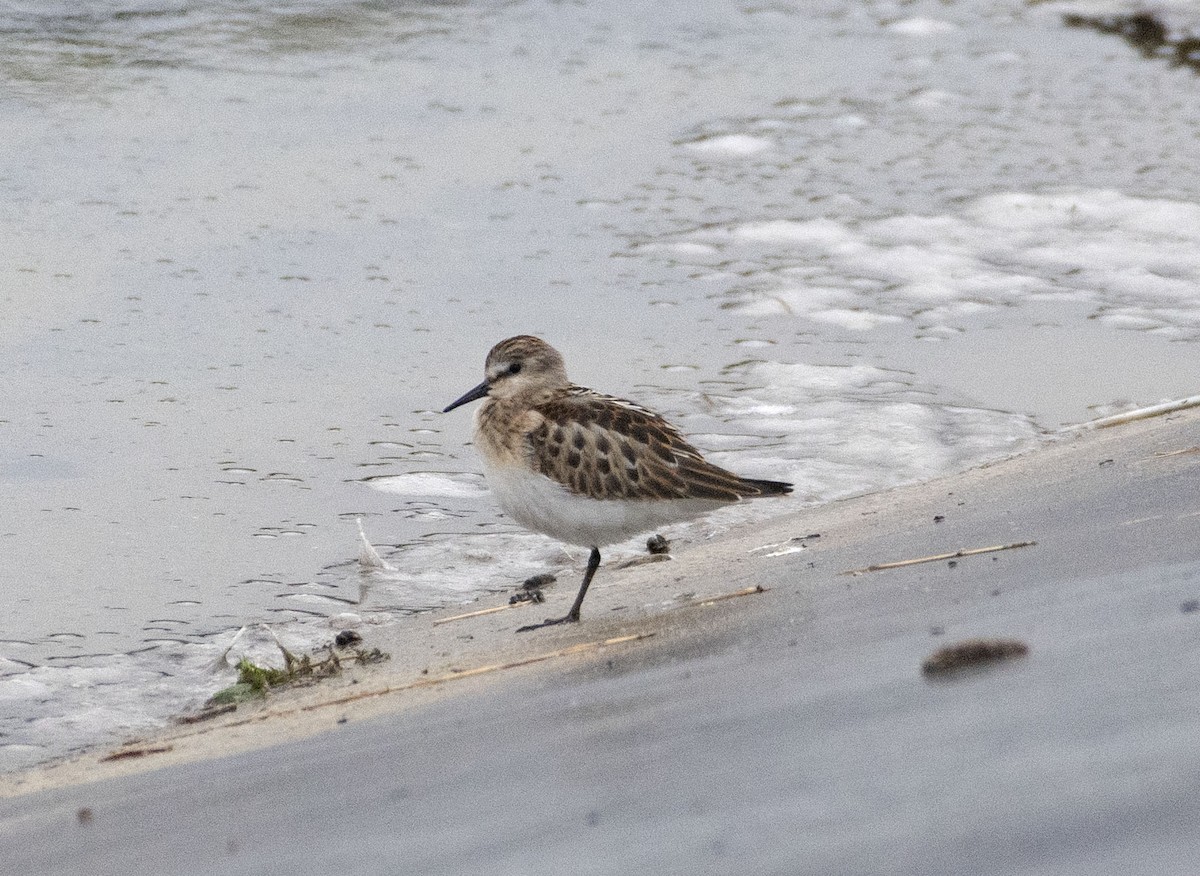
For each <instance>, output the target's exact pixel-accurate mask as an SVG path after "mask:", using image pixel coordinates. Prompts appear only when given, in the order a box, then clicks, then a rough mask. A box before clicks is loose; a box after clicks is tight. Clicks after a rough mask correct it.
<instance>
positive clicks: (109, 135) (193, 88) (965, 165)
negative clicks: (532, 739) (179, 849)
mask: <svg viewBox="0 0 1200 876" xmlns="http://www.w3.org/2000/svg"><path fill="white" fill-rule="evenodd" d="M0 16H3V17H0V49H3V51H0V58H3V61H2V62H0V77H2V78H0V82H3V91H2V92H0V118H2V123H3V127H4V130H6V131H7V132H8V134H7V138H8V146H9V148H8V150H7V154H8V155H9V160H8V161H7V162H5V165H4V168H3V170H2V171H0V192H2V193H3V197H2V198H0V252H4V253H5V254H6V258H4V259H3V261H2V263H0V277H2V278H3V282H2V284H0V299H2V300H3V302H4V308H5V317H6V318H5V319H4V320H2V321H0V339H2V340H3V344H2V345H0V369H2V370H3V373H4V374H5V376H6V378H7V379H6V380H5V383H4V389H3V391H2V393H0V405H2V407H0V498H2V499H3V504H2V509H3V510H2V511H0V545H2V546H3V551H4V554H3V555H4V557H5V560H6V562H5V569H6V571H5V578H6V580H5V582H4V583H5V591H6V593H8V594H9V597H8V599H7V600H6V601H7V604H8V606H9V610H8V611H7V612H6V613H5V617H4V620H3V622H2V624H0V643H2V644H0V672H3V673H4V675H3V677H2V678H0V702H3V703H4V708H3V711H2V712H0V733H2V734H3V736H2V737H0V743H2V744H3V746H4V747H3V748H0V767H12V766H17V765H20V764H23V763H28V762H32V761H35V760H37V759H40V758H42V757H46V756H49V755H52V754H56V753H59V752H61V751H63V750H65V749H66V748H68V747H70V746H72V745H78V744H82V743H85V742H88V741H93V740H95V739H97V738H101V737H102V736H103V735H104V734H109V733H114V732H117V733H119V732H124V731H129V730H135V729H139V728H143V727H146V726H150V725H152V724H153V723H155V722H157V721H161V720H162V719H163V718H164V717H165V716H166V715H168V714H170V712H172V711H173V710H177V709H179V708H182V707H184V706H186V705H188V704H191V703H195V702H197V701H199V700H200V699H202V698H203V697H204V696H206V695H207V694H208V693H211V692H212V691H213V690H215V689H216V688H219V687H221V686H223V685H224V684H226V683H227V681H228V671H227V670H222V671H214V670H213V668H212V666H213V662H214V660H216V659H217V658H218V657H219V656H220V654H221V653H222V651H223V650H224V648H225V647H227V646H228V645H229V643H230V642H231V641H232V640H233V637H234V633H235V632H236V631H237V630H238V629H239V628H240V627H242V626H243V625H246V624H254V623H258V622H267V623H270V624H271V625H272V627H273V629H275V631H276V633H277V634H278V635H280V636H281V637H282V638H284V639H285V640H286V641H287V642H288V644H289V646H292V647H295V648H297V649H298V648H304V647H313V646H315V645H317V644H320V643H321V642H324V641H327V640H329V638H330V637H331V635H332V627H331V621H330V620H329V618H334V620H333V621H332V625H333V626H337V625H344V624H354V623H363V624H366V625H370V624H372V623H386V622H387V621H388V619H389V618H391V617H394V616H395V615H396V614H397V613H401V612H407V611H414V610H420V609H423V608H428V607H430V606H433V605H438V604H443V603H445V602H447V601H459V600H465V599H469V598H472V597H473V596H475V595H478V594H479V593H481V592H483V591H486V590H488V589H499V588H504V587H510V586H511V585H512V584H513V582H514V581H516V580H520V579H522V578H523V577H525V576H526V575H528V574H532V573H533V572H537V571H542V570H543V569H545V568H546V567H547V566H549V567H551V568H562V567H571V566H572V564H577V562H578V560H579V559H580V558H579V557H578V556H576V555H574V554H568V553H567V552H565V551H564V550H563V549H562V548H561V547H559V546H557V545H555V544H554V543H552V542H550V541H549V540H547V539H544V538H541V537H540V536H532V535H528V534H525V533H521V532H518V531H516V530H515V528H514V527H513V526H512V525H511V524H509V523H508V522H507V521H504V520H503V519H501V518H500V517H499V516H498V515H497V513H496V512H495V511H494V509H493V506H492V505H491V503H490V501H489V500H488V498H487V495H486V492H485V491H484V490H483V489H482V487H481V483H480V481H479V479H478V476H477V474H476V472H477V471H478V470H479V466H478V463H477V462H476V460H475V458H474V455H473V452H472V451H471V449H470V448H469V446H467V442H468V440H469V422H470V417H469V414H468V413H467V412H465V411H463V412H456V413H455V414H452V415H447V416H443V415H441V414H437V413H435V412H436V411H437V410H438V409H440V408H441V407H442V406H443V405H445V404H446V403H447V402H448V401H450V400H452V399H453V398H455V397H457V396H458V395H459V394H460V393H461V392H462V391H463V390H465V389H467V388H468V387H470V386H472V385H474V384H475V383H476V382H477V381H478V379H479V374H480V371H481V368H482V360H483V356H484V354H485V353H486V350H487V348H488V347H489V346H490V345H491V344H492V343H494V342H495V341H497V340H499V339H500V338H503V337H505V336H508V335H511V334H515V333H518V332H531V333H537V334H540V335H542V336H544V337H546V338H547V339H548V340H550V341H551V342H552V343H554V344H555V345H556V346H557V347H559V348H560V349H561V350H562V351H563V352H564V354H565V355H566V357H567V363H568V367H569V369H570V370H571V373H572V376H573V377H574V378H575V379H576V380H577V381H579V382H581V383H585V384H588V385H592V386H596V387H597V388H600V389H603V390H605V391H609V392H615V393H618V394H622V395H628V396H631V397H634V398H636V399H638V400H639V401H641V402H643V403H646V404H649V405H652V406H654V407H656V408H659V409H661V410H663V411H664V412H666V413H668V414H669V415H670V416H671V417H672V418H673V419H675V420H676V421H677V422H679V423H680V425H681V426H682V427H683V428H684V429H685V431H687V432H688V433H689V434H690V435H692V436H694V437H695V439H696V442H697V443H698V444H699V445H700V446H702V447H704V448H705V449H707V450H710V451H712V452H713V457H714V458H715V459H716V460H717V461H719V462H721V463H723V464H726V465H729V466H731V467H734V468H736V469H738V470H739V471H744V472H745V473H746V474H748V475H758V476H772V477H780V478H788V479H791V480H793V481H795V482H796V483H797V487H798V490H797V492H798V495H799V497H800V499H801V500H802V501H806V502H820V501H826V500H829V499H831V498H834V497H836V496H841V495H847V494H851V493H855V492H861V491H864V490H870V489H875V488H879V487H883V486H888V485H892V484H895V483H901V482H905V481H910V480H914V479H919V478H925V477H929V476H932V475H936V474H938V473H940V472H944V471H947V470H951V469H954V468H959V467H962V466H965V465H968V464H970V463H972V462H974V461H978V460H980V459H984V458H987V457H990V456H995V455H998V454H1003V453H1007V452H1010V451H1011V450H1013V449H1016V448H1019V447H1022V446H1025V445H1026V444H1027V443H1028V442H1029V441H1031V440H1033V439H1034V438H1035V437H1036V436H1037V435H1038V434H1039V432H1040V430H1043V429H1053V428H1056V427H1058V426H1059V425H1061V424H1064V423H1069V422H1078V421H1081V420H1085V419H1087V418H1089V417H1090V416H1092V415H1093V413H1096V412H1100V413H1107V412H1110V411H1112V410H1116V409H1120V408H1122V407H1125V406H1129V405H1136V404H1147V403H1153V402H1156V401H1159V400H1161V399H1163V398H1169V397H1174V396H1182V395H1189V394H1194V393H1195V392H1196V391H1197V387H1196V375H1197V374H1200V346H1198V337H1200V291H1198V290H1200V256H1197V255H1196V253H1197V252H1200V170H1197V168H1196V166H1195V163H1194V162H1191V161H1187V160H1184V159H1183V156H1185V155H1189V154H1190V152H1191V149H1192V147H1193V146H1194V142H1193V138H1194V133H1193V132H1194V131H1195V129H1196V126H1197V124H1198V123H1200V96H1198V95H1197V92H1196V88H1195V85H1196V80H1195V77H1194V76H1192V75H1191V74H1190V73H1188V72H1187V71H1184V70H1179V69H1172V68H1171V67H1170V66H1168V65H1167V64H1163V63H1156V62H1153V61H1149V60H1143V59H1141V58H1139V57H1138V56H1137V54H1136V53H1135V52H1134V51H1132V50H1131V49H1129V48H1128V47H1126V46H1124V45H1123V44H1122V43H1120V42H1119V41H1116V40H1113V39H1106V38H1105V37H1103V36H1102V35H1100V34H1096V33H1092V32H1088V31H1082V30H1078V29H1064V28H1063V27H1062V25H1061V20H1060V16H1059V14H1058V12H1055V11H1053V10H1047V9H1040V8H1037V7H1033V8H1026V7H1025V6H1024V5H1022V4H1018V3H1009V2H998V0H996V2H985V0H976V2H965V3H959V4H955V5H954V6H950V7H947V6H944V5H942V4H939V3H932V2H930V3H865V4H863V3H845V2H833V0H828V2H812V3H806V4H803V5H801V6H785V5H768V6H755V7H747V8H727V7H726V5H725V4H715V3H714V4H708V5H704V6H699V7H698V6H696V5H695V4H690V3H689V4H682V3H674V4H658V5H656V6H655V7H654V9H653V11H650V10H644V11H642V12H634V11H631V10H629V9H627V8H625V7H624V6H619V5H617V4H600V5H595V4H593V5H590V6H588V7H576V6H559V5H548V4H543V3H537V2H531V3H511V4H500V3H477V4H454V3H444V4H417V3H408V4H393V3H382V2H360V3H352V2H315V0H312V2H308V3H300V4H288V7H287V9H286V11H281V10H280V9H279V8H278V7H276V6H274V5H267V4H262V5H252V4H251V5H247V4H243V3H236V4H235V3H221V2H193V3H174V4H166V3H163V2H162V0H157V2H144V3H137V4H128V3H122V4H116V3H100V2H89V3H87V4H83V5H82V7H81V5H80V4H44V3H25V4H17V5H15V6H11V7H10V8H9V9H8V11H6V12H4V13H0ZM782 507H783V506H780V505H770V506H768V505H767V504H766V503H762V504H760V505H757V506H752V507H751V508H750V509H749V510H747V511H741V510H735V511H731V512H726V513H725V514H722V515H717V517H716V518H714V520H712V521H708V522H703V523H700V524H697V525H694V526H690V527H683V528H680V529H679V530H678V531H677V532H674V533H669V534H673V535H676V536H678V537H683V538H702V537H705V536H706V535H707V534H708V533H710V532H712V531H714V530H716V529H719V528H721V527H723V526H726V525H729V524H730V523H732V522H735V521H736V520H738V519H743V518H744V516H745V515H746V514H771V513H777V512H778V511H779V510H781V508H782ZM794 507H796V505H794V504H793V505H790V506H789V508H794ZM360 517H361V518H363V522H364V526H365V530H366V532H367V534H368V536H369V537H370V538H371V539H372V540H373V541H375V542H376V544H377V545H378V546H379V548H380V551H381V553H382V554H383V555H384V556H385V558H386V559H388V560H389V562H390V563H391V564H392V565H393V566H395V567H396V569H397V571H395V572H378V571H377V572H369V573H364V572H360V571H359V569H358V566H357V560H356V558H357V555H358V544H357V537H358V536H357V530H356V528H355V522H354V521H355V519H356V518H360ZM636 548H637V546H636V545H632V546H630V548H629V551H630V552H632V551H634V550H636ZM568 574H569V575H573V574H574V572H568ZM246 642H249V643H250V647H253V648H256V649H258V652H259V653H262V654H268V653H269V649H270V645H269V642H264V641H263V637H262V636H261V635H259V636H258V637H257V638H255V637H254V636H249V637H243V638H242V639H241V640H239V646H238V647H239V648H240V647H242V644H243V643H246Z"/></svg>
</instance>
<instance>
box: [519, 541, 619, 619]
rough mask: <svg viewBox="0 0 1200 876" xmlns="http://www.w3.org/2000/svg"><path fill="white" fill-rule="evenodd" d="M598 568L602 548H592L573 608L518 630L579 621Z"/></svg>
mask: <svg viewBox="0 0 1200 876" xmlns="http://www.w3.org/2000/svg"><path fill="white" fill-rule="evenodd" d="M598 568H600V549H599V548H592V555H591V556H590V557H588V564H587V571H586V572H584V573H583V583H582V584H580V585H579V592H578V593H576V594H575V604H574V605H572V606H571V610H570V611H568V612H567V613H566V614H565V615H564V616H563V617H551V618H546V620H544V621H543V622H542V623H540V624H529V625H528V626H524V627H517V632H518V633H528V632H529V631H530V630H540V629H541V628H542V627H552V626H555V625H556V624H577V623H579V607H580V606H581V605H583V597H585V596H587V589H588V585H589V584H591V583H592V576H593V575H595V574H596V570H597V569H598Z"/></svg>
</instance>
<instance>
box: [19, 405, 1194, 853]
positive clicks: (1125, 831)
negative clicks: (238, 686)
mask: <svg viewBox="0 0 1200 876" xmlns="http://www.w3.org/2000/svg"><path fill="white" fill-rule="evenodd" d="M1198 477H1200V411H1197V410H1195V409H1193V410H1189V411H1184V412H1178V413H1173V414H1168V415H1165V416H1160V417H1156V418H1154V419H1149V420H1144V421H1140V422H1133V423H1128V424H1125V425H1121V426H1117V427H1114V428H1109V429H1103V430H1096V431H1090V432H1089V431H1083V432H1079V433H1077V434H1073V435H1070V436H1065V437H1063V438H1062V439H1061V440H1059V441H1056V442H1054V443H1051V444H1050V445H1048V446H1044V447H1041V448H1039V449H1037V450H1035V451H1032V452H1030V453H1027V454H1024V455H1021V456H1018V457H1014V458H1011V459H1007V460H1003V461H1001V462H997V463H994V464H991V465H987V466H984V467H980V468H976V469H973V470H971V471H967V472H964V473H961V474H958V475H954V476H951V477H947V478H941V479H938V480H935V481H931V482H928V483H924V484H920V485H917V486H913V487H906V488H902V489H897V490H892V491H888V492H882V493H877V494H872V495H867V496H862V497H858V498H854V499H850V500H846V501H841V502H835V503H831V504H828V505H825V506H822V507H818V508H810V509H805V510H802V511H799V512H798V513H796V514H793V515H789V516H785V517H782V518H779V519H777V520H774V521H771V522H769V523H767V524H762V525H757V526H755V527H753V529H751V530H741V531H733V532H729V533H727V534H726V535H725V536H724V537H722V538H719V539H714V540H713V541H711V542H708V543H704V544H697V545H691V546H686V547H685V548H682V549H680V550H679V552H678V554H677V556H676V557H675V558H674V559H673V560H672V561H670V562H662V563H651V564H646V565H642V566H638V567H633V568H627V569H615V568H611V567H603V568H602V569H601V571H600V573H599V576H598V577H597V579H596V584H595V586H594V588H593V593H592V594H590V595H589V599H588V602H587V604H586V605H585V613H584V623H583V624H582V625H580V626H578V627H571V628H566V629H561V628H560V629H553V630H545V631H542V632H539V633H536V634H533V635H522V636H517V635H514V633H513V630H514V629H515V628H516V627H517V626H520V625H521V624H523V623H527V622H528V621H529V619H530V617H531V616H532V615H535V614H538V613H541V612H543V611H545V612H547V614H550V613H553V612H555V611H556V610H557V609H558V608H559V607H560V606H559V603H564V604H565V603H566V602H567V601H568V600H569V599H570V597H571V595H572V593H573V589H574V586H575V585H574V582H573V581H566V580H563V581H560V583H559V584H558V585H556V587H555V588H554V589H552V590H551V591H549V593H548V597H549V600H550V603H551V604H549V605H542V606H534V607H530V608H518V609H512V610H506V611H501V612H498V613H495V614H490V615H484V616H478V617H473V618H468V619H464V620H460V621H456V622H451V623H443V624H440V625H437V626H434V625H433V622H434V621H435V620H438V619H441V618H444V617H447V616H449V615H451V614H454V613H455V612H454V611H452V610H446V611H444V612H439V613H435V614H433V615H429V614H425V615H420V616H416V617H412V618H409V619H407V620H406V621H404V622H402V623H399V624H397V625H395V626H392V627H389V628H387V629H386V630H383V631H378V632H375V633H371V634H369V635H368V638H367V641H366V643H365V644H366V645H367V646H370V647H374V646H378V647H381V648H383V649H384V650H386V651H389V652H390V653H391V654H392V660H391V661H390V662H389V663H387V664H383V665H381V666H377V667H371V668H364V669H354V670H352V671H350V672H347V673H346V675H345V676H344V677H343V678H340V679H337V680H335V681H332V682H329V683H324V684H321V685H318V686H314V687H310V688H306V689H302V690H295V691H290V692H284V693H281V694H278V695H274V696H272V697H271V698H270V699H269V700H268V701H267V703H266V704H265V705H262V706H257V707H252V708H249V709H247V708H243V709H241V710H239V711H238V712H236V713H234V714H230V715H225V716H221V717H218V718H215V719H212V720H210V721H207V722H204V723H200V724H189V725H181V726H178V727H175V728H172V729H169V730H167V731H165V732H163V733H161V734H159V735H157V736H154V737H153V738H147V739H141V740H138V741H136V742H132V743H131V744H130V745H128V746H126V747H125V748H123V749H118V750H113V749H105V750H99V751H95V752H91V753H88V754H87V755H85V756H82V757H78V758H76V759H73V760H71V761H67V762H62V763H58V764H53V765H49V766H45V767H43V768H40V769H36V770H33V771H31V772H28V773H24V774H19V775H15V776H8V777H5V778H4V779H3V780H2V784H0V793H2V794H4V795H5V796H7V797H9V799H6V800H3V801H0V846H2V847H3V848H4V849H5V853H4V855H3V857H2V858H0V871H2V872H4V873H10V872H11V873H29V872H37V873H65V872H154V873H159V874H166V873H218V872H229V871H231V870H233V869H237V870H238V871H240V872H261V873H268V872H270V873H274V872H279V873H283V872H297V871H300V872H334V871H335V870H336V869H352V870H353V871H354V872H356V873H394V872H421V873H474V872H488V873H538V872H579V873H610V872H611V873H617V872H660V873H673V872H678V873H684V872H686V873H707V872H713V873H717V872H730V871H731V870H732V869H737V870H739V871H742V872H813V873H882V872H887V873H914V874H916V873H921V874H935V873H947V874H950V873H955V874H961V873H967V872H988V873H1018V872H1022V873H1025V872H1053V873H1056V874H1071V873H1081V874H1082V873H1088V874H1095V873H1100V872H1114V873H1116V872H1154V873H1158V874H1169V873H1185V872H1191V871H1192V869H1191V868H1192V867H1193V865H1194V861H1195V860H1196V858H1197V855H1198V854H1200V835H1198V834H1197V833H1196V831H1195V830H1194V826H1195V824H1196V823H1197V818H1198V817H1200V756H1197V754H1196V748H1195V744H1194V741H1195V739H1196V738H1197V734H1198V732H1200V709H1197V707H1196V703H1197V702H1200V674H1198V673H1196V671H1195V668H1196V665H1197V663H1196V657H1195V655H1196V647H1195V643H1196V632H1197V629H1198V627H1197V624H1200V610H1197V609H1198V608H1200V605H1198V604H1197V600H1198V599H1200V549H1198V545H1200V538H1198V535H1200V491H1198V490H1197V481H1198ZM817 534H819V537H815V536H816V535H817ZM1030 542H1032V544H1027V543H1030ZM1018 544H1024V545H1025V546H1022V547H1008V546H1012V545H1018ZM979 548H1006V549H1002V550H992V551H983V552H978V553H970V551H972V550H973V549H979ZM960 550H961V551H963V552H964V555H962V556H958V557H943V558H942V559H939V560H932V561H928V562H920V563H912V564H906V565H897V566H892V567H888V568H882V569H878V570H875V571H858V572H857V573H855V572H854V570H866V569H867V568H868V567H871V566H876V565H879V564H886V563H892V562H895V561H904V560H913V559H923V558H927V557H930V556H937V555H941V554H948V553H951V554H952V553H955V552H957V551H960ZM847 572H851V574H847ZM746 588H762V592H757V591H756V592H752V593H748V594H746V595H740V596H732V597H731V598H728V599H724V600H721V601H716V602H711V603H708V604H705V601H704V599H703V597H708V596H717V595H725V594H734V593H738V592H740V591H742V590H744V589H746ZM686 594H694V596H690V597H689V596H686ZM502 601H503V600H502V598H500V597H492V598H491V599H490V601H488V600H485V601H483V602H481V603H480V604H479V607H481V608H482V607H487V606H489V605H492V604H496V605H498V604H501V602H502ZM980 637H983V638H1004V639H1011V640H1016V641H1019V642H1022V643H1024V644H1025V645H1026V646H1027V647H1028V653H1027V654H1026V655H1025V656H1015V657H1013V658H1012V659H1009V660H1006V661H1004V662H1002V663H996V664H991V665H986V666H979V667H974V668H969V669H966V670H963V671H960V672H957V673H948V674H942V675H925V674H923V673H922V661H923V660H925V659H926V658H927V657H929V656H930V655H931V654H933V653H934V652H935V651H937V650H938V649H939V648H942V647H945V646H949V645H953V644H955V643H957V642H961V641H963V640H968V639H975V638H980ZM611 640H620V641H611ZM605 642H608V644H604V643H605ZM508 664H519V665H513V666H507V665H508ZM487 667H492V668H491V669H488V668H487ZM506 667H507V668H506ZM472 669H479V670H481V671H478V672H474V673H470V672H463V671H462V670H472ZM121 753H125V755H126V756H123V757H117V758H115V759H114V757H113V755H114V754H121Z"/></svg>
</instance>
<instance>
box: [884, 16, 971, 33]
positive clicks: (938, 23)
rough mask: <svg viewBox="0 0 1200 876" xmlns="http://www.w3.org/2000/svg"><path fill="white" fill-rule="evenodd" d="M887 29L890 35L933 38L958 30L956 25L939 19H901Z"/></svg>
mask: <svg viewBox="0 0 1200 876" xmlns="http://www.w3.org/2000/svg"><path fill="white" fill-rule="evenodd" d="M887 29H888V30H890V31H891V32H892V33H898V34H900V35H901V36H913V37H923V36H935V35H937V34H943V33H953V32H954V31H956V30H958V25H956V24H954V23H953V22H950V21H943V20H942V19H940V18H919V17H914V18H902V19H900V20H899V21H893V22H892V23H891V24H889V25H888V26H887Z"/></svg>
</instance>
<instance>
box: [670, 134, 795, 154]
mask: <svg viewBox="0 0 1200 876" xmlns="http://www.w3.org/2000/svg"><path fill="white" fill-rule="evenodd" d="M683 145H684V148H686V149H688V150H690V151H692V152H696V153H699V154H701V155H705V156H712V157H728V158H743V157H746V156H749V155H760V154H761V153H763V152H769V151H771V150H772V149H774V148H775V142H774V141H773V140H771V139H769V138H767V137H755V136H753V135H751V134H721V135H718V136H713V137H702V138H701V139H699V140H693V141H692V142H690V143H685V144H683Z"/></svg>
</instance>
